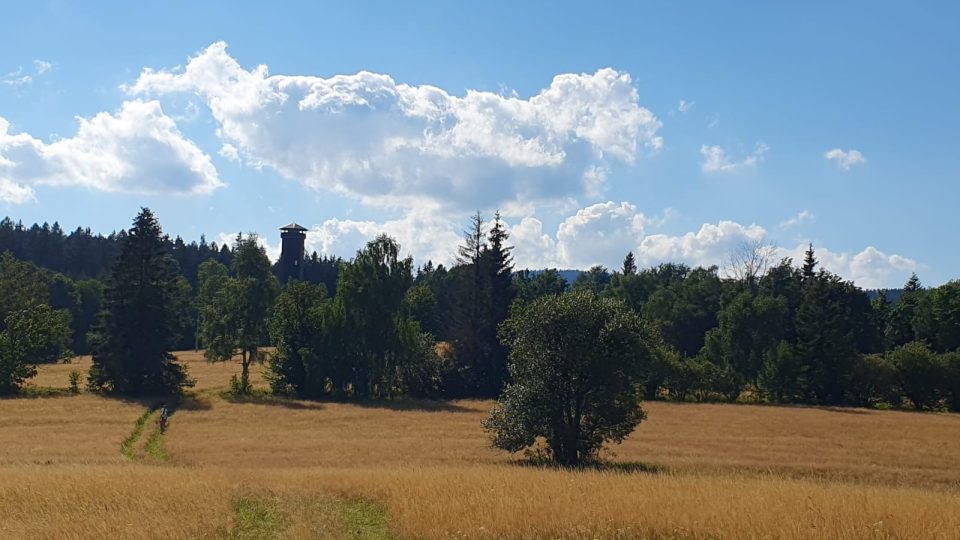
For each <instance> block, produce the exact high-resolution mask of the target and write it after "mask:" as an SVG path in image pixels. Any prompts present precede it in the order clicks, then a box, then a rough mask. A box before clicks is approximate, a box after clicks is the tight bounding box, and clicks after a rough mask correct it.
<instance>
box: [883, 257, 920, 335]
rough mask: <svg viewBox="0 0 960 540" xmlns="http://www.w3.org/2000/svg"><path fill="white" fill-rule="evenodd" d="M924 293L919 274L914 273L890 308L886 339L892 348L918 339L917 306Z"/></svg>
mask: <svg viewBox="0 0 960 540" xmlns="http://www.w3.org/2000/svg"><path fill="white" fill-rule="evenodd" d="M923 295H924V290H923V286H922V285H921V284H920V279H919V278H918V277H917V274H912V275H911V276H910V279H908V280H907V283H906V284H905V285H904V286H903V293H901V294H900V297H899V298H897V301H896V302H895V303H894V304H893V306H892V307H891V309H890V316H889V317H888V319H887V326H886V329H885V337H886V341H887V343H888V345H889V347H890V348H891V349H895V348H897V347H901V346H903V345H906V344H907V343H910V342H911V341H916V339H917V333H916V330H915V329H914V326H915V323H916V319H917V307H918V305H919V304H920V301H921V298H922V297H923Z"/></svg>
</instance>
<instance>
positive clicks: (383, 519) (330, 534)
mask: <svg viewBox="0 0 960 540" xmlns="http://www.w3.org/2000/svg"><path fill="white" fill-rule="evenodd" d="M232 521H233V523H232V524H231V526H230V527H229V528H228V529H222V530H220V531H218V532H217V537H218V538H221V539H224V540H226V539H230V540H248V539H249V540H253V539H257V540H259V539H266V538H277V539H279V538H289V537H297V538H301V537H310V538H338V539H339V538H342V539H350V540H391V539H392V538H393V536H391V534H390V527H389V524H388V522H387V512H386V509H384V508H383V507H382V506H381V505H379V504H377V503H374V502H372V501H368V500H366V499H349V500H342V499H336V498H333V497H329V498H324V497H317V498H296V497H294V498H290V497H279V496H259V497H243V498H240V499H238V500H237V501H236V502H235V503H234V505H233V520H232Z"/></svg>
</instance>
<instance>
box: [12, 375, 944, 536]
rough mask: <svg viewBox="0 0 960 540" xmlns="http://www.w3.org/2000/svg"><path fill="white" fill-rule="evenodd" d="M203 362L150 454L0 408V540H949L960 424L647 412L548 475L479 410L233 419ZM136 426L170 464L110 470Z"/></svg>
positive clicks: (897, 416)
mask: <svg viewBox="0 0 960 540" xmlns="http://www.w3.org/2000/svg"><path fill="white" fill-rule="evenodd" d="M198 363H199V361H196V360H195V361H192V362H189V363H188V365H189V367H190V370H191V374H192V375H193V376H197V373H202V374H203V377H208V376H209V377H213V378H215V381H210V380H206V381H205V382H202V383H201V384H203V385H205V386H204V388H205V389H204V390H201V391H200V392H199V394H200V396H199V397H196V398H194V399H192V400H190V401H189V404H190V406H182V407H181V408H180V409H179V410H178V411H177V415H176V423H175V425H173V426H172V428H171V429H170V430H169V431H168V432H167V433H166V434H165V435H163V437H162V438H161V437H159V436H157V438H156V439H153V438H152V436H151V437H147V436H144V432H145V431H146V426H148V425H151V424H150V423H149V417H146V419H144V418H145V417H144V416H143V409H142V406H140V405H138V404H135V403H125V402H122V401H117V400H112V399H105V398H101V397H97V396H95V395H90V394H81V395H79V396H69V395H67V396H64V397H56V398H44V399H13V400H0V538H63V537H68V538H104V537H123V538H244V537H258V538H259V537H275V538H388V537H391V538H400V539H421V538H423V539H449V538H481V539H494V538H498V539H499V538H506V539H534V538H571V539H587V538H650V539H666V538H674V539H707V538H710V539H715V538H719V539H741V538H744V539H767V538H770V539H774V538H775V539H786V540H794V539H827V538H851V539H913V538H933V539H956V538H960V453H958V452H957V441H960V415H950V414H919V413H906V412H891V411H870V410H859V409H829V408H810V407H797V408H789V407H758V406H736V405H694V404H689V405H682V404H669V403H648V404H646V405H645V406H646V407H647V408H648V412H649V418H650V419H649V420H648V421H647V422H644V423H643V424H642V425H641V426H640V428H639V429H638V431H637V432H636V433H635V434H634V435H633V436H632V437H631V438H630V439H629V440H628V441H627V442H626V443H625V444H624V445H622V446H620V447H616V448H614V449H612V451H609V452H608V453H607V454H606V456H605V457H606V458H607V459H609V460H611V461H613V462H615V463H618V464H620V465H621V466H620V467H616V468H610V469H609V470H585V471H561V470H554V469H544V468H536V467H530V466H523V465H521V464H519V463H517V458H516V457H514V456H510V455H507V454H504V453H501V452H498V451H495V450H493V449H491V448H490V446H489V443H488V441H487V439H486V436H485V435H484V434H483V432H482V431H481V430H480V427H479V422H480V420H481V419H482V418H483V417H484V416H485V414H486V411H487V410H488V409H489V408H490V406H491V405H492V403H490V402H483V401H461V402H453V403H431V402H405V403H403V402H401V403H389V404H366V405H349V404H335V403H322V404H318V403H310V402H300V401H285V400H280V399H270V400H258V399H249V400H245V401H238V402H234V401H228V400H225V399H223V398H221V397H219V392H218V390H219V389H223V388H224V386H225V384H226V382H227V381H228V380H229V375H230V373H229V371H224V372H222V373H221V372H219V371H216V372H214V371H205V367H206V366H205V365H195V364H198ZM234 367H235V366H234ZM216 369H219V368H216ZM60 380H61V384H64V383H65V381H66V378H63V377H62V378H61V379H60ZM138 419H140V421H141V433H140V435H139V436H138V437H137V438H136V441H138V442H137V443H136V444H135V445H134V446H135V448H136V451H138V452H140V451H142V452H144V453H145V454H146V453H147V451H146V448H147V447H149V446H150V445H151V444H152V443H151V442H150V441H151V440H155V441H156V444H157V445H158V448H161V449H162V451H163V455H165V456H167V457H168V458H169V461H170V462H171V463H172V465H173V466H169V465H166V466H158V465H155V464H153V463H155V461H154V460H151V459H148V460H143V461H138V462H133V461H130V460H127V459H126V458H124V457H123V456H122V454H121V452H120V451H119V448H120V445H121V442H122V441H124V440H125V438H127V437H129V436H130V435H131V431H136V425H137V422H138ZM161 441H162V445H161V444H160V443H161Z"/></svg>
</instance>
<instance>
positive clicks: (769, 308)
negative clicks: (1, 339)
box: [0, 210, 960, 410]
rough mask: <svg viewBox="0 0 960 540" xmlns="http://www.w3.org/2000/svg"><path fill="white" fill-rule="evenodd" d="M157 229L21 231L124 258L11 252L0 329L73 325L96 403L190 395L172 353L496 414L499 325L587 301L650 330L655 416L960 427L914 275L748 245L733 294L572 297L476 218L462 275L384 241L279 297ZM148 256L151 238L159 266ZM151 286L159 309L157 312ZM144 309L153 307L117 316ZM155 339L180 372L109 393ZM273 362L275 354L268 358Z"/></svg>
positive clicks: (957, 286) (317, 270)
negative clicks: (877, 273)
mask: <svg viewBox="0 0 960 540" xmlns="http://www.w3.org/2000/svg"><path fill="white" fill-rule="evenodd" d="M144 213H145V214H147V215H145V214H144ZM144 213H142V214H141V215H140V216H138V218H137V219H138V221H137V222H136V223H135V226H134V227H133V228H131V229H130V230H128V231H125V232H122V233H118V234H114V235H111V236H109V237H93V236H91V235H90V234H89V231H79V230H78V232H76V233H72V234H71V235H66V236H64V235H63V234H62V231H61V232H59V233H56V234H55V233H53V231H54V230H55V229H57V230H58V229H59V228H58V227H56V226H54V227H50V228H47V227H36V226H34V227H32V228H30V229H24V228H23V227H19V226H14V225H12V224H9V220H6V221H5V222H4V223H5V224H6V225H4V226H3V227H0V230H2V231H3V233H2V234H3V235H4V236H0V242H6V241H8V240H7V239H8V238H14V237H16V238H20V239H21V240H22V239H23V238H45V239H46V240H42V241H40V243H41V244H42V243H43V242H49V241H50V240H49V238H60V239H61V241H62V243H61V244H59V245H61V246H62V247H63V251H64V253H66V252H68V251H69V250H67V248H66V247H65V246H67V245H70V242H71V240H70V238H88V239H92V238H99V239H101V240H97V241H98V242H99V241H103V242H105V244H104V245H112V246H114V247H113V249H114V252H115V255H114V257H113V259H112V263H111V264H112V266H111V270H110V271H109V272H103V271H102V270H101V274H96V275H100V276H105V278H106V279H105V281H104V282H103V283H101V282H99V281H95V280H91V279H84V278H83V276H87V275H90V274H85V273H84V272H86V270H78V269H75V268H68V267H66V266H60V267H57V266H55V265H53V266H51V267H50V270H45V269H40V268H38V267H37V266H34V265H31V264H30V263H27V262H23V261H20V260H17V259H19V258H20V257H18V256H17V252H15V251H13V250H12V249H11V250H9V251H10V252H11V254H7V255H5V256H4V258H3V259H2V260H0V264H2V265H3V266H2V268H0V271H2V275H0V279H5V280H6V281H5V282H4V283H9V284H10V285H9V286H10V287H14V288H16V287H20V288H22V289H23V290H26V291H31V292H27V293H23V294H22V295H20V296H23V298H20V297H19V296H16V295H14V296H11V297H10V298H15V297H16V298H20V299H18V300H9V301H7V300H6V297H5V301H4V302H5V304H4V305H3V306H0V309H3V310H4V311H3V312H2V313H0V316H5V315H6V314H9V313H13V312H17V311H18V308H17V306H20V308H22V307H23V306H30V305H38V304H41V303H42V304H44V305H48V306H50V307H51V308H52V309H53V310H55V311H56V310H65V312H66V313H68V314H69V320H70V321H72V322H71V324H72V325H73V332H72V336H73V337H72V340H71V342H70V343H69V345H71V346H72V348H73V349H74V351H82V350H85V349H84V347H86V348H87V349H89V350H90V351H91V352H93V354H94V356H95V362H96V365H98V366H100V367H99V368H98V369H99V370H100V371H98V372H97V373H94V374H92V375H91V384H92V385H93V386H94V387H97V388H103V389H106V390H113V391H121V392H133V393H137V392H144V391H146V390H147V389H149V390H150V391H159V390H161V389H166V390H176V389H177V388H179V387H180V386H182V385H184V384H187V383H188V379H187V376H186V374H184V373H181V372H178V371H176V369H174V368H172V367H169V366H175V365H176V364H175V362H174V361H173V360H172V359H171V358H170V357H169V351H171V350H176V349H178V348H193V347H195V346H199V347H201V348H204V349H205V350H206V354H207V357H208V358H209V359H211V360H225V359H229V358H232V357H234V356H240V357H241V358H242V366H243V370H242V373H241V376H240V377H238V378H237V379H236V380H235V381H234V390H235V391H237V392H249V391H251V388H250V384H249V364H250V363H251V362H256V361H268V362H269V366H270V369H269V381H270V385H271V388H272V390H273V391H274V392H277V393H288V394H292V395H296V396H300V397H304V398H311V399H369V398H388V397H393V396H398V395H412V396H423V397H496V396H498V395H500V393H501V391H502V390H503V388H504V387H505V385H506V384H507V383H508V382H509V378H510V376H509V370H508V355H507V352H508V351H507V350H506V348H505V347H504V345H503V343H502V342H501V339H500V337H501V336H500V335H499V334H498V330H499V329H500V328H501V326H502V323H503V322H504V321H505V320H507V319H508V318H509V317H510V316H511V314H513V315H514V316H520V314H522V313H523V312H524V308H525V306H528V305H530V304H531V303H533V302H534V301H536V300H537V299H539V298H542V297H545V296H558V295H563V294H566V293H567V292H568V290H570V289H573V290H577V291H588V292H589V293H591V294H593V295H594V296H596V297H601V298H608V299H612V300H614V301H617V302H620V303H622V305H624V306H625V307H626V308H628V309H629V310H631V311H632V312H634V313H636V314H637V315H639V316H641V317H642V318H643V319H644V320H646V321H648V322H649V323H650V324H651V326H652V327H653V328H655V329H656V331H657V332H658V334H659V337H658V338H657V339H658V341H659V342H660V344H658V345H657V347H656V349H657V354H653V355H649V360H648V361H646V364H645V365H644V368H643V376H642V381H643V384H642V392H643V393H644V395H645V397H646V398H647V399H669V400H677V401H691V400H696V401H708V400H724V401H736V400H740V401H756V402H771V403H806V404H828V405H860V406H888V407H909V408H918V409H940V408H951V409H953V410H957V409H958V408H960V282H957V281H953V282H950V283H947V284H945V285H942V286H940V287H937V288H933V289H925V288H923V287H922V286H921V285H920V283H919V280H918V279H917V278H916V276H913V277H912V278H911V279H910V281H909V282H908V283H907V284H906V285H905V287H904V289H903V291H902V293H901V294H900V296H899V297H898V298H897V299H896V300H895V301H893V302H890V301H888V300H887V295H886V294H878V295H876V298H875V299H874V300H871V299H870V295H868V293H867V292H866V291H864V290H862V289H860V288H858V287H856V286H855V285H854V284H852V283H851V282H847V281H844V280H842V279H841V278H839V277H838V276H836V275H834V274H832V273H830V272H829V271H828V270H826V269H823V268H820V265H819V263H818V261H817V259H816V253H815V252H814V250H813V247H812V246H811V248H810V249H809V251H808V252H807V254H806V257H805V260H804V261H803V262H802V265H801V266H800V267H796V266H795V265H794V263H793V261H792V260H790V259H784V260H781V261H768V260H766V258H765V257H766V256H767V254H768V253H769V251H765V250H763V247H762V246H759V245H758V246H753V249H752V250H751V251H750V252H749V253H746V254H745V256H743V257H740V258H739V259H738V262H737V264H735V265H734V267H733V268H732V269H731V270H732V272H731V274H732V275H733V276H735V277H730V278H728V277H721V275H720V273H719V271H718V268H717V267H709V268H699V267H698V268H689V267H687V266H685V265H682V264H662V265H659V266H656V267H653V268H648V269H638V268H637V266H636V264H635V260H634V257H633V255H632V254H627V256H626V258H625V260H624V262H623V265H622V267H621V268H619V269H616V270H614V271H609V270H607V269H605V268H603V267H599V266H598V267H594V268H591V269H590V270H588V271H585V272H583V273H581V274H580V275H579V277H578V278H577V279H576V281H575V282H574V283H573V284H568V283H567V281H566V280H565V279H564V278H563V276H562V275H561V274H560V272H559V271H557V270H550V269H548V270H545V271H539V272H531V271H527V270H521V271H515V270H514V268H513V262H512V257H511V249H512V248H511V247H510V246H509V236H508V234H507V232H506V229H505V227H504V225H503V223H502V222H501V220H500V218H499V216H495V217H494V219H493V221H492V222H491V223H487V222H485V220H484V219H483V217H482V216H481V215H480V214H479V213H478V214H477V215H475V216H473V218H472V220H471V222H470V226H469V227H468V229H467V231H465V234H464V241H463V244H462V245H461V246H460V248H459V250H458V253H457V254H456V264H454V265H453V266H452V267H450V268H446V267H444V266H443V265H434V264H433V263H431V262H427V263H426V264H424V265H423V266H420V267H414V265H413V261H412V259H410V258H409V257H408V258H403V257H401V256H400V255H399V253H400V246H398V245H397V244H396V242H395V241H393V240H392V239H390V238H388V237H386V236H381V237H378V238H377V239H375V240H373V241H371V242H370V243H368V244H367V246H365V247H364V248H363V249H361V250H360V251H358V252H357V254H356V255H355V256H354V257H353V258H352V259H350V260H341V259H334V258H321V257H317V256H316V254H313V255H312V256H311V257H308V258H307V259H306V260H305V261H304V278H305V280H304V281H302V282H300V281H291V282H290V283H286V284H281V283H279V282H278V281H277V279H276V277H275V274H274V273H273V272H272V269H271V265H270V262H269V260H268V259H267V257H266V254H265V252H264V251H263V249H262V248H260V247H258V246H257V242H256V239H255V238H253V237H240V236H238V237H237V239H236V240H235V242H234V244H233V245H232V246H219V247H218V248H217V249H214V248H215V247H216V246H215V245H210V246H206V243H205V242H204V241H202V240H201V243H200V244H195V243H192V244H184V243H183V242H182V241H179V239H174V240H170V239H169V238H168V237H166V236H164V235H162V232H161V231H160V228H159V224H157V223H156V222H155V218H153V217H152V215H149V211H148V210H144ZM154 225H155V226H154ZM45 229H49V231H50V232H48V233H44V232H42V231H44V230H45ZM10 231H13V234H12V235H11V234H8V233H9V232H10ZM31 231H32V232H31ZM104 238H106V239H112V240H103V239H104ZM146 238H151V239H153V240H151V241H150V242H152V243H150V244H149V249H147V247H145V246H146V244H143V243H144V242H146V240H145V239H146ZM111 242H112V244H111ZM29 243H30V242H22V244H23V245H21V247H20V249H27V247H26V244H29ZM54 243H56V242H54ZM4 245H5V244H2V243H0V249H2V246H4ZM138 245H139V246H140V248H134V247H131V246H138ZM178 246H186V247H178ZM202 246H206V248H202ZM138 250H139V251H138ZM27 252H29V253H32V255H29V256H26V257H24V258H26V259H30V260H34V261H39V260H45V259H38V257H41V255H38V254H39V253H45V251H44V249H39V248H30V249H28V250H27ZM188 252H189V253H191V254H192V255H191V256H190V257H189V258H187V262H186V263H181V262H180V261H181V260H182V259H184V257H183V253H188ZM20 253H21V254H22V253H24V252H23V251H21V252H20ZM147 253H153V255H151V257H152V258H151V259H150V260H151V261H153V262H151V263H150V264H151V267H156V268H162V269H163V272H162V275H158V276H155V278H154V280H153V281H154V283H153V284H152V285H151V284H149V283H140V284H137V285H136V286H134V285H131V284H129V283H127V284H124V283H125V280H128V279H132V277H130V276H127V274H126V273H125V272H127V270H125V269H126V268H128V267H127V266H124V265H133V266H129V268H137V267H138V266H136V264H141V265H142V264H144V259H143V257H144V256H146V255H145V254H147ZM177 253H180V254H181V255H180V256H179V257H178V256H177V255H176V254H177ZM138 254H139V255H138ZM44 256H47V255H44ZM137 257H140V258H139V259H138V258H137ZM204 257H205V258H204ZM54 259H56V257H54V258H53V259H51V260H54ZM131 261H133V262H131ZM137 261H139V262H137ZM157 261H163V263H162V264H159V263H157ZM61 263H63V259H61ZM135 263H136V264H135ZM38 264H39V263H38ZM63 264H66V263H63ZM67 266H69V265H67ZM185 266H186V268H187V270H184V267H185ZM191 268H195V274H194V276H195V277H193V279H191V277H190V276H188V273H189V272H193V270H190V269H191ZM51 270H53V271H51ZM57 270H62V272H60V273H57V272H56V271H57ZM8 275H9V276H21V277H15V278H8V277H7V276H8ZM25 275H29V276H33V277H29V278H23V277H22V276H25ZM132 275H133V274H131V276H132ZM124 276H126V277H124ZM28 283H34V284H33V285H29V286H28V285H26V284H28ZM38 284H39V285H38ZM71 284H72V288H71ZM148 286H150V287H160V288H161V289H162V291H160V292H157V291H159V289H158V290H157V291H154V292H152V293H149V294H148V293H147V292H145V289H143V288H142V287H148ZM5 290H7V289H5ZM63 290H66V291H67V292H66V293H63ZM151 290H152V289H151ZM71 291H72V292H71ZM18 294H19V293H18ZM64 295H65V296H67V297H69V298H70V299H73V300H66V301H65V300H63V298H62V296H64ZM55 296H56V299H55V298H54V297H55ZM27 297H29V298H27ZM24 298H27V299H24ZM134 299H135V300H136V302H146V303H145V304H138V305H139V307H138V308H137V310H135V311H130V312H126V311H124V312H122V313H121V311H122V310H121V307H123V309H129V306H130V305H132V304H131V302H133V301H134ZM118 310H120V311H118ZM20 311H22V309H20ZM98 313H99V315H97V314H98ZM111 314H112V315H111ZM151 314H152V315H151ZM147 316H149V317H151V319H150V320H149V321H147V320H140V319H142V318H143V317H147ZM134 323H136V324H137V325H139V326H136V327H135V328H132V327H129V326H128V325H131V324H134ZM111 325H119V326H111ZM7 326H9V325H7ZM151 328H162V329H163V332H164V336H165V337H163V338H162V339H160V338H158V339H157V341H156V343H155V344H154V345H153V346H152V347H153V349H151V350H152V351H153V352H151V353H150V354H151V355H152V357H153V358H155V359H156V362H157V364H156V365H157V366H167V367H163V368H161V367H157V368H156V370H155V373H154V374H153V375H150V376H149V377H147V379H149V380H150V381H153V382H143V381H141V383H136V384H131V383H128V382H124V380H137V377H136V376H127V375H124V377H125V378H126V379H123V380H121V379H122V378H121V379H116V378H115V377H112V376H109V375H104V373H107V374H109V372H110V371H111V369H113V367H110V366H114V367H117V366H123V365H125V362H131V361H132V360H130V358H133V357H136V358H142V357H143V353H142V352H134V349H130V348H129V347H134V346H135V345H136V346H139V345H137V344H136V343H129V344H128V345H124V344H123V343H122V340H120V341H117V336H121V335H127V334H132V335H141V336H142V335H144V334H143V333H144V332H151V331H152V330H151ZM69 334H70V333H69V332H68V335H69ZM80 335H83V336H84V338H82V339H81V338H80V337H78V336H80ZM86 336H90V339H87V337H86ZM111 336H112V337H111ZM111 339H113V341H111ZM139 341H143V340H139ZM266 346H273V347H275V350H274V352H273V353H272V354H264V350H263V348H264V347H266ZM54 356H56V355H54ZM148 356H149V355H148ZM47 357H48V358H49V357H50V355H47ZM29 361H36V359H30V360H29ZM141 364H143V363H142V362H141ZM104 366H107V367H104ZM117 369H119V368H117ZM138 369H139V368H138ZM8 371H9V370H8ZM163 373H166V375H158V374H163ZM164 377H166V379H164ZM118 380H119V381H120V382H117V381H118ZM163 380H167V381H168V382H167V383H160V382H157V381H163Z"/></svg>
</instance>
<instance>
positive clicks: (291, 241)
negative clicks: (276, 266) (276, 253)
mask: <svg viewBox="0 0 960 540" xmlns="http://www.w3.org/2000/svg"><path fill="white" fill-rule="evenodd" d="M306 232H307V229H306V228H305V227H302V226H300V225H297V224H296V223H291V224H289V225H284V226H283V227H280V240H281V246H280V282H281V283H286V282H287V281H290V279H303V257H304V252H303V243H304V241H305V240H306V239H307V234H306Z"/></svg>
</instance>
